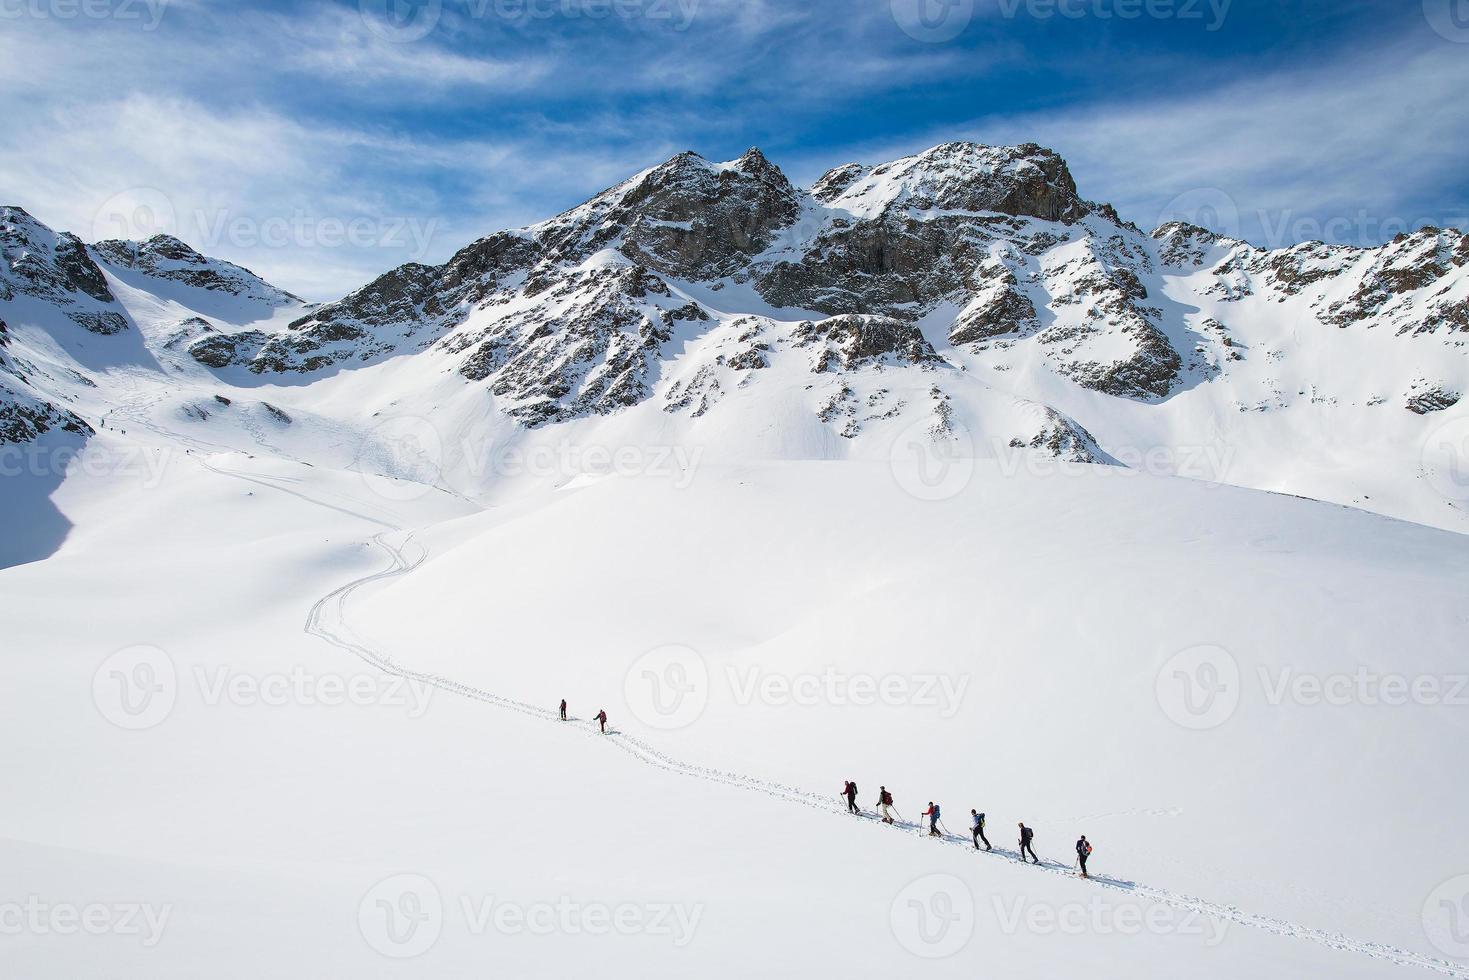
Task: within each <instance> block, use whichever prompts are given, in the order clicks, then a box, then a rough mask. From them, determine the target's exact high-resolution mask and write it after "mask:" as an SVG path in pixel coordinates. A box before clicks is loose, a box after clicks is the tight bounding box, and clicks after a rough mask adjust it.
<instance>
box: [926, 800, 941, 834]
mask: <svg viewBox="0 0 1469 980" xmlns="http://www.w3.org/2000/svg"><path fill="white" fill-rule="evenodd" d="M923 815H924V816H925V817H927V818H928V836H930V837H942V836H943V835H942V834H940V833H939V805H938V804H937V803H935V802H934V801H933V800H929V801H928V809H927V810H924V811H923Z"/></svg>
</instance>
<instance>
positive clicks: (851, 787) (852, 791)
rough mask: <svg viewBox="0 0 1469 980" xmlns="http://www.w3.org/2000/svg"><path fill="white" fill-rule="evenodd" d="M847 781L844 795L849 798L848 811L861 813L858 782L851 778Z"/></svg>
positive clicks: (843, 790) (843, 791)
mask: <svg viewBox="0 0 1469 980" xmlns="http://www.w3.org/2000/svg"><path fill="white" fill-rule="evenodd" d="M846 782H847V784H846V786H845V787H843V789H842V795H843V796H845V797H846V798H847V812H848V813H861V812H862V809H861V807H859V806H857V784H856V783H854V782H852V781H851V780H850V779H849V780H847V781H846Z"/></svg>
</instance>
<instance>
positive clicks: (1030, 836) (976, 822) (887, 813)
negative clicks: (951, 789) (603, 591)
mask: <svg viewBox="0 0 1469 980" xmlns="http://www.w3.org/2000/svg"><path fill="white" fill-rule="evenodd" d="M560 716H561V720H562V721H567V720H569V719H568V716H567V713H566V699H565V698H562V699H561V707H560ZM592 720H593V721H595V722H596V723H597V726H598V730H599V731H600V732H601V733H602V734H603V735H606V734H607V711H606V710H605V709H602V710H599V711H598V712H597V713H596V714H595V715H593V716H592ZM877 790H878V792H877V816H878V818H879V819H880V820H881V821H882V822H883V823H885V824H896V823H897V819H894V813H895V812H896V811H895V808H894V806H893V794H892V793H890V792H889V791H888V788H887V787H886V786H879V787H878V788H877ZM841 795H842V796H843V797H845V798H846V801H847V812H848V813H852V814H855V815H857V816H859V817H861V816H866V814H865V813H863V811H862V808H861V807H859V806H858V805H857V784H856V783H854V782H853V781H852V780H850V779H848V780H846V781H845V783H844V785H843V786H842V792H841ZM919 816H920V821H919V830H920V831H921V830H922V829H923V824H922V821H923V820H924V819H926V820H927V821H928V835H929V836H930V837H944V836H945V833H946V831H945V830H941V829H940V827H941V826H942V825H941V824H940V822H939V816H940V807H939V805H938V804H937V803H935V802H933V801H932V800H929V801H928V809H926V810H924V811H923V813H921V814H920V815H919ZM898 819H901V815H899V816H898ZM969 820H970V831H971V837H972V838H973V840H974V849H975V850H979V845H980V842H981V841H983V842H984V849H985V850H986V851H993V850H994V847H992V846H991V845H990V840H989V838H988V837H986V836H985V833H984V826H985V824H984V820H985V817H984V814H983V813H980V812H979V811H978V810H970V811H969ZM1034 841H1035V831H1034V830H1033V829H1032V828H1030V827H1027V826H1026V825H1025V823H1024V821H1022V822H1021V823H1020V841H1019V844H1020V850H1019V852H1018V853H1019V857H1020V860H1021V861H1024V860H1025V859H1026V855H1029V856H1030V861H1031V863H1033V864H1040V863H1041V860H1040V858H1038V857H1036V854H1035V848H1034V846H1032V845H1033V842H1034ZM1091 855H1092V845H1091V843H1090V842H1089V841H1088V840H1087V839H1086V835H1085V834H1082V835H1081V837H1080V839H1078V840H1077V842H1076V863H1077V865H1078V866H1080V868H1081V876H1082V877H1083V878H1089V877H1091V876H1090V875H1088V874H1087V870H1086V861H1087V858H1089V857H1091Z"/></svg>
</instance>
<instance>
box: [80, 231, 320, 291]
mask: <svg viewBox="0 0 1469 980" xmlns="http://www.w3.org/2000/svg"><path fill="white" fill-rule="evenodd" d="M91 251H92V253H93V254H94V255H95V256H97V258H98V259H99V260H100V261H101V262H102V263H103V264H104V265H108V266H111V267H113V268H115V269H127V270H133V271H135V272H139V273H141V274H142V275H144V276H149V277H152V278H154V279H160V280H165V281H168V282H176V283H181V284H182V285H185V286H192V287H194V288H195V289H207V290H210V291H213V292H219V293H227V294H229V295H230V296H237V297H240V298H243V299H247V300H253V301H256V302H261V303H270V304H274V305H283V304H286V303H299V302H301V300H300V299H299V298H298V297H296V296H293V295H291V294H290V293H288V292H286V291H285V290H283V289H277V288H276V287H275V286H272V285H270V283H268V282H266V281H265V280H263V279H261V278H260V277H259V276H257V275H256V274H255V273H253V272H251V271H250V270H249V269H246V268H243V267H241V266H238V265H235V264H234V263H233V262H226V261H224V260H223V259H213V258H208V257H207V256H204V255H202V254H200V253H199V252H197V251H195V250H194V249H192V248H190V247H189V246H188V245H185V244H184V243H183V242H181V241H179V240H178V239H177V238H174V237H173V236H171V235H155V236H154V237H152V238H150V239H148V240H147V241H146V242H124V241H116V240H110V241H105V242H98V243H97V244H96V245H93V246H92V249H91Z"/></svg>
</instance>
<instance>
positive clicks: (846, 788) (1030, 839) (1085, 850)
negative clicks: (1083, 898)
mask: <svg viewBox="0 0 1469 980" xmlns="http://www.w3.org/2000/svg"><path fill="white" fill-rule="evenodd" d="M841 796H842V797H844V798H845V799H846V801H847V812H848V813H851V814H855V815H856V816H859V817H861V816H866V814H865V813H863V812H862V808H861V807H859V806H858V805H857V784H856V783H855V782H853V781H852V780H850V779H848V780H845V781H844V782H843V785H842V792H841ZM896 813H897V811H896V808H895V807H894V806H893V794H892V793H891V792H890V791H889V790H888V788H887V787H886V786H879V787H878V788H877V816H878V819H879V820H881V821H882V822H883V823H885V824H896V823H897V822H898V820H901V819H902V815H901V814H897V816H896V818H895V816H894V815H895V814H896ZM941 814H942V808H941V807H940V806H939V805H938V804H937V803H935V802H934V801H933V800H929V801H928V809H926V810H924V811H923V812H922V813H920V814H919V815H918V816H919V824H918V829H919V830H920V831H922V829H923V821H924V820H927V821H928V836H930V837H946V836H950V835H949V834H948V828H947V827H945V826H944V825H943V823H942V822H941ZM969 825H970V836H971V838H972V839H973V840H974V849H975V850H976V851H977V850H979V845H980V842H981V841H983V842H984V849H985V850H986V851H993V850H994V847H993V846H992V845H991V844H990V839H989V838H988V837H986V836H985V833H984V828H985V815H984V814H983V813H980V812H979V811H978V810H974V809H971V810H970V811H969ZM953 836H957V835H953ZM1034 841H1035V830H1034V829H1033V828H1031V827H1027V826H1026V825H1025V822H1024V821H1021V823H1020V840H1019V845H1020V846H1019V850H1018V852H1017V854H1018V856H1019V858H1020V860H1021V861H1024V860H1026V857H1027V855H1028V856H1029V858H1030V861H1031V863H1032V864H1040V863H1041V859H1040V858H1038V857H1036V853H1035V847H1034V846H1033V845H1034ZM1091 856H1092V845H1091V842H1090V841H1088V840H1087V839H1086V835H1085V834H1082V835H1081V837H1080V838H1079V839H1078V840H1077V842H1076V863H1077V865H1078V866H1079V867H1080V868H1081V876H1082V877H1083V878H1090V877H1091V875H1089V874H1087V870H1086V862H1087V858H1089V857H1091Z"/></svg>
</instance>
